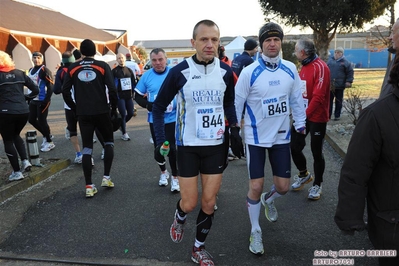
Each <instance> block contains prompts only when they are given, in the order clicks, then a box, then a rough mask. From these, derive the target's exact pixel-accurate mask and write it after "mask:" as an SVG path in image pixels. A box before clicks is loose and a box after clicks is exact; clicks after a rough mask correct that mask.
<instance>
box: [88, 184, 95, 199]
mask: <svg viewBox="0 0 399 266" xmlns="http://www.w3.org/2000/svg"><path fill="white" fill-rule="evenodd" d="M96 193H97V188H96V187H95V186H94V185H86V198H91V197H94V194H96Z"/></svg>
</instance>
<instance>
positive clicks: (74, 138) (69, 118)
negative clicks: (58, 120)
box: [53, 51, 83, 164]
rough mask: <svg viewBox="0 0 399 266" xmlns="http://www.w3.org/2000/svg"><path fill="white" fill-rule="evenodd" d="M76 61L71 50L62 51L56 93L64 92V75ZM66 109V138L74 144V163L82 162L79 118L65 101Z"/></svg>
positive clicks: (56, 78)
mask: <svg viewBox="0 0 399 266" xmlns="http://www.w3.org/2000/svg"><path fill="white" fill-rule="evenodd" d="M74 62H75V56H74V55H73V54H72V53H71V52H70V51H66V52H64V53H62V64H61V67H59V68H58V70H57V73H56V74H55V82H54V87H53V92H54V94H56V95H57V94H61V93H62V83H63V82H64V77H65V75H66V74H67V72H68V68H69V66H70V65H71V64H72V63H74ZM72 97H73V88H72ZM64 110H65V119H66V122H67V126H66V127H65V138H66V139H68V140H70V141H71V143H72V146H73V148H74V150H75V159H74V163H77V164H81V163H82V158H83V155H82V152H81V150H80V145H79V139H78V127H77V125H78V119H77V117H76V114H75V112H74V111H72V110H71V108H70V107H69V106H68V105H67V104H66V103H65V101H64Z"/></svg>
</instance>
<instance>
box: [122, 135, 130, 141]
mask: <svg viewBox="0 0 399 266" xmlns="http://www.w3.org/2000/svg"><path fill="white" fill-rule="evenodd" d="M121 139H122V140H125V141H129V140H130V137H129V135H128V134H127V133H125V134H123V135H122V137H121Z"/></svg>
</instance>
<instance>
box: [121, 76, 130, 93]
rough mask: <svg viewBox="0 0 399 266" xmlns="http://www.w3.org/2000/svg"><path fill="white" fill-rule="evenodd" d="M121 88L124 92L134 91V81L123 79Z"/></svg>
mask: <svg viewBox="0 0 399 266" xmlns="http://www.w3.org/2000/svg"><path fill="white" fill-rule="evenodd" d="M120 81H121V88H122V90H123V91H128V90H131V89H132V81H131V79H130V78H121V79H120Z"/></svg>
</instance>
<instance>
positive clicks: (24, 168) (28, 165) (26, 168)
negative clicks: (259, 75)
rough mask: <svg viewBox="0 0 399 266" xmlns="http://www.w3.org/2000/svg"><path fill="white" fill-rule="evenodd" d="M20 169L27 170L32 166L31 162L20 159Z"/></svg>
mask: <svg viewBox="0 0 399 266" xmlns="http://www.w3.org/2000/svg"><path fill="white" fill-rule="evenodd" d="M21 168H22V171H24V172H29V171H30V170H31V168H32V164H31V163H30V162H29V161H28V160H27V159H25V160H22V167H21Z"/></svg>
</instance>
